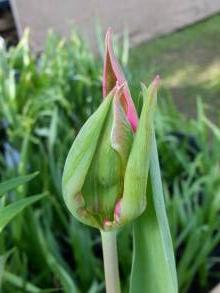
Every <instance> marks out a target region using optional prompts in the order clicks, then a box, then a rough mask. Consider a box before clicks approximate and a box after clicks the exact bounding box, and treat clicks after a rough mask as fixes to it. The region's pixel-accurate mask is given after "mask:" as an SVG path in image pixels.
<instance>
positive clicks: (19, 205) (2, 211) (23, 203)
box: [0, 194, 45, 232]
mask: <svg viewBox="0 0 220 293" xmlns="http://www.w3.org/2000/svg"><path fill="white" fill-rule="evenodd" d="M44 196H45V195H44V194H41V195H34V196H30V197H27V198H23V199H20V200H18V201H16V202H13V203H11V204H9V205H8V206H6V207H1V208H0V232H1V231H2V230H3V229H4V228H5V226H6V225H7V224H8V223H9V222H10V221H11V220H12V219H13V218H14V217H15V216H16V215H17V214H19V213H20V212H21V211H22V210H23V209H24V208H26V207H27V206H29V205H31V204H33V203H34V202H36V201H38V200H39V199H41V198H42V197H44Z"/></svg>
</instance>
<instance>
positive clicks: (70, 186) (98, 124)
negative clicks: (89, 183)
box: [62, 89, 115, 227]
mask: <svg viewBox="0 0 220 293" xmlns="http://www.w3.org/2000/svg"><path fill="white" fill-rule="evenodd" d="M114 94H115V89H113V91H112V92H111V93H110V94H109V95H108V97H106V99H105V100H104V101H103V102H102V104H101V105H100V106H99V108H98V109H97V110H96V112H95V113H94V114H93V115H92V116H91V117H90V118H89V119H88V120H87V122H86V123H85V124H84V125H83V127H82V128H81V130H80V132H79V133H78V135H77V137H76V139H75V140H74V142H73V145H72V147H71V149H70V151H69V154H68V156H67V159H66V163H65V166H64V171H63V178H62V190H63V197H64V201H65V203H66V205H67V207H68V209H69V210H70V212H71V213H72V214H73V215H74V216H75V217H76V218H77V219H78V220H80V221H81V222H84V223H85V224H88V225H92V226H97V227H99V226H98V223H96V220H95V218H94V217H93V215H90V212H89V211H88V210H87V209H86V203H85V200H84V198H83V195H82V187H83V185H84V182H85V179H86V176H87V173H88V170H89V168H90V165H91V162H92V160H93V157H94V155H95V152H96V150H97V145H98V141H99V138H100V135H101V132H102V129H103V125H104V123H105V120H106V117H107V114H108V112H109V109H110V107H111V104H112V99H113V96H114Z"/></svg>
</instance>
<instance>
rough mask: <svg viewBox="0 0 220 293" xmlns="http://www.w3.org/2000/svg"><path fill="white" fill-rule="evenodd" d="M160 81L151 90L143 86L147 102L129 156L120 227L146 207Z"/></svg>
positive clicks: (155, 81) (151, 86)
mask: <svg viewBox="0 0 220 293" xmlns="http://www.w3.org/2000/svg"><path fill="white" fill-rule="evenodd" d="M157 86H158V78H156V79H155V80H154V81H153V82H152V84H151V85H150V86H149V88H148V89H146V87H145V86H144V85H143V86H142V91H143V98H144V103H143V107H142V111H141V117H140V121H139V124H138V128H137V132H136V135H135V138H134V143H133V145H132V149H131V153H130V156H129V160H128V164H127V168H126V172H125V181H124V193H123V199H122V202H121V215H120V224H123V222H127V221H130V220H131V219H134V218H136V217H137V216H139V215H140V214H141V213H142V212H143V211H144V210H145V208H146V196H145V194H146V188H147V178H148V170H149V162H150V155H151V145H152V133H153V118H154V112H155V108H156V101H157Z"/></svg>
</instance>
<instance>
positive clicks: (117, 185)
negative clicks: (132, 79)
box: [62, 31, 159, 230]
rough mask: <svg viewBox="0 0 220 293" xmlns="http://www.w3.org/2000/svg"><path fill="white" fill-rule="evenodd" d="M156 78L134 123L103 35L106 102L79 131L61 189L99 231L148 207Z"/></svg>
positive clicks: (70, 205)
mask: <svg viewBox="0 0 220 293" xmlns="http://www.w3.org/2000/svg"><path fill="white" fill-rule="evenodd" d="M158 80H159V78H158V77H156V79H155V80H154V81H153V83H152V84H151V86H150V87H149V88H148V89H146V88H145V86H143V89H142V92H143V98H144V101H143V107H142V112H141V116H140V121H139V123H138V118H137V112H136V109H135V106H134V103H133V101H132V98H131V95H130V92H129V88H128V86H127V82H126V80H125V78H124V75H123V73H122V71H121V69H120V67H119V65H118V63H117V61H116V58H115V56H114V54H113V51H112V47H111V32H110V31H108V32H107V36H106V55H105V64H104V78H103V95H104V97H105V98H104V100H103V102H102V103H101V105H100V106H99V108H98V109H97V110H96V112H95V113H94V114H93V115H92V116H91V117H90V118H89V119H88V120H87V122H86V123H85V124H84V126H83V127H82V128H81V130H80V132H79V133H78V135H77V137H76V139H75V140H74V142H73V145H72V147H71V149H70V151H69V154H68V156H67V159H66V163H65V167H64V172H63V181H62V189H63V196H64V200H65V203H66V205H67V207H68V209H69V210H70V212H71V213H72V214H73V215H74V216H75V217H76V218H77V219H78V220H80V221H81V222H83V223H85V224H88V225H91V226H94V227H96V228H99V229H102V230H110V229H114V228H118V227H120V226H122V225H124V224H126V223H127V222H129V221H131V220H133V219H135V218H136V217H138V216H139V215H140V214H141V213H142V212H143V211H144V210H145V208H146V187H147V177H148V169H149V160H150V152H151V141H152V132H153V116H154V110H155V106H156V89H157V85H158Z"/></svg>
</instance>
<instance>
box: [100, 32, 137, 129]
mask: <svg viewBox="0 0 220 293" xmlns="http://www.w3.org/2000/svg"><path fill="white" fill-rule="evenodd" d="M117 83H118V86H121V85H122V84H125V86H124V89H123V99H124V102H123V104H124V106H125V112H126V116H127V119H128V121H129V123H130V124H131V126H132V129H133V131H135V130H136V128H137V124H138V116H137V111H136V109H135V106H134V102H133V100H132V98H131V94H130V91H129V88H128V85H127V82H126V79H125V76H124V74H123V72H122V70H121V67H120V65H119V63H118V61H117V59H116V57H115V55H114V51H113V48H112V30H111V28H109V29H108V30H107V33H106V37H105V60H104V69H103V83H102V89H103V97H106V96H107V95H108V93H109V92H110V91H111V90H112V88H113V87H114V86H115V85H116V84H117Z"/></svg>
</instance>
